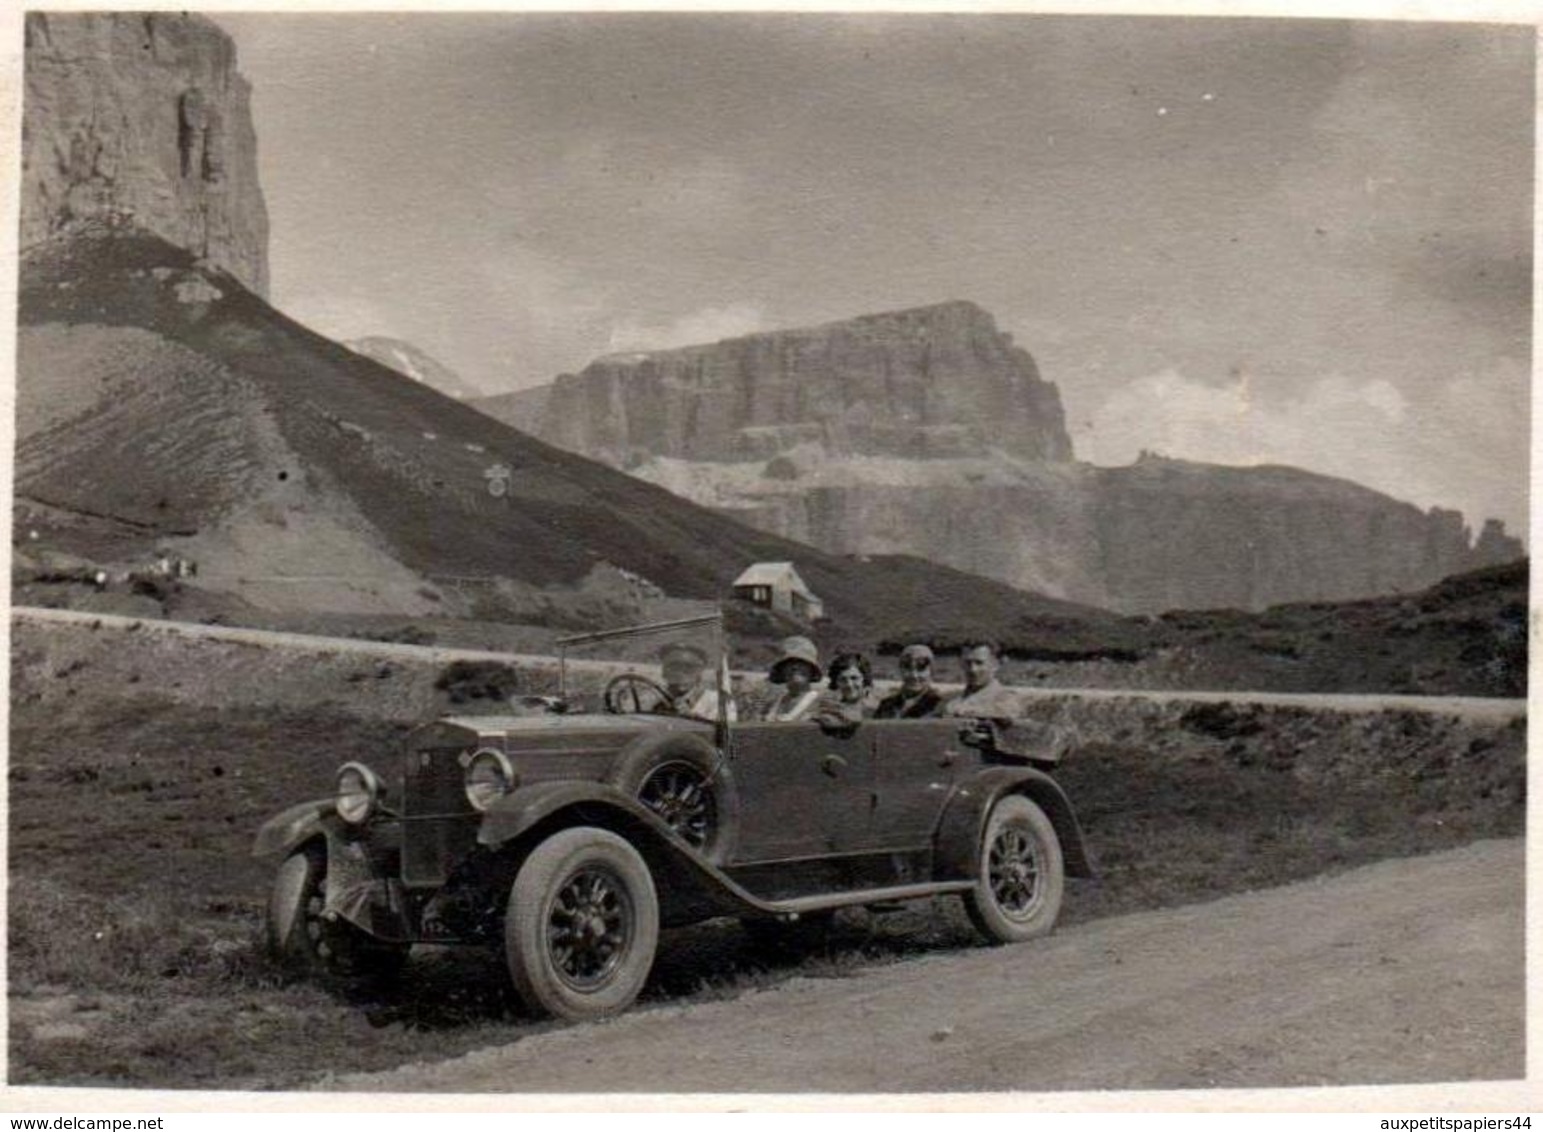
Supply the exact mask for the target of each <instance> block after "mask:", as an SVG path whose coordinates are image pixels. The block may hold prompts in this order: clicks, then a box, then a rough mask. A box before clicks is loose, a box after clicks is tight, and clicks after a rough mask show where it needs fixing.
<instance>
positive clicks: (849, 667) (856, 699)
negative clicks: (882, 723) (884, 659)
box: [817, 652, 873, 722]
mask: <svg viewBox="0 0 1543 1132" xmlns="http://www.w3.org/2000/svg"><path fill="white" fill-rule="evenodd" d="M825 682H826V683H827V684H829V685H830V691H829V692H827V693H826V694H825V695H824V697H822V698H821V700H820V706H819V709H818V712H817V714H819V715H821V716H823V717H826V718H831V717H836V718H840V719H846V720H851V721H853V722H855V721H857V720H859V719H866V718H867V717H868V716H870V715H872V714H873V703H872V700H871V695H870V693H871V692H872V689H873V670H872V668H870V667H869V665H868V658H867V657H865V656H863V654H862V653H860V652H842V653H837V654H836V657H835V659H834V660H832V661H831V662H830V667H828V668H827V669H826V670H825Z"/></svg>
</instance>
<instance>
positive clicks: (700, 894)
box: [477, 781, 777, 924]
mask: <svg viewBox="0 0 1543 1132" xmlns="http://www.w3.org/2000/svg"><path fill="white" fill-rule="evenodd" d="M566 825H593V826H598V827H600V828H602V829H608V830H610V831H611V832H613V833H617V834H620V835H621V836H623V837H625V838H626V839H627V840H628V841H629V842H630V843H631V844H632V845H633V847H634V848H636V849H637V850H638V852H639V853H641V854H642V856H643V859H644V860H645V861H646V862H647V864H648V867H649V870H650V871H651V872H652V873H653V875H654V880H655V885H656V887H657V890H658V893H659V900H660V913H661V916H662V917H663V919H664V922H665V923H666V924H685V923H692V922H694V921H696V920H702V919H708V918H710V917H712V916H736V915H739V916H742V915H767V914H771V913H775V912H776V911H777V909H776V908H774V907H773V906H772V905H770V904H768V903H766V902H765V901H763V900H760V899H758V898H756V897H755V896H752V895H751V894H750V893H749V892H747V891H745V889H743V888H742V887H740V886H739V885H738V884H736V883H735V882H734V881H733V880H731V879H730V878H729V877H728V876H727V875H726V874H725V873H724V872H723V871H722V870H721V869H719V868H717V867H716V866H715V865H714V864H713V863H712V862H710V861H708V860H707V859H705V858H704V857H702V856H701V855H700V854H698V853H696V852H695V851H694V850H692V849H691V848H690V847H689V846H688V845H687V844H686V843H685V842H684V841H682V840H681V839H680V838H679V837H677V836H676V835H675V833H674V832H673V831H672V830H671V829H670V827H669V826H668V825H666V824H665V823H664V822H663V821H661V820H660V819H659V816H658V815H657V814H655V813H654V812H653V811H652V810H650V809H649V808H648V807H646V806H644V805H643V804H642V803H641V802H639V801H638V800H637V799H635V798H633V797H632V796H631V795H629V794H624V793H622V792H621V791H620V790H617V789H616V788H615V787H614V786H610V785H607V784H606V783H603V782H588V781H582V782H581V781H567V782H540V783H536V784H534V785H532V786H526V787H522V788H521V789H518V790H516V791H514V792H513V793H512V794H508V795H505V796H504V797H503V798H500V799H499V800H498V801H497V802H495V803H494V804H493V805H492V806H491V807H489V809H488V811H487V813H485V814H484V815H483V819H482V828H481V829H480V830H479V831H478V833H477V841H478V842H479V843H480V844H481V845H483V846H485V847H486V848H488V849H490V850H494V851H497V850H500V849H503V848H504V847H506V846H510V845H512V844H514V843H515V842H517V841H518V840H519V839H520V838H522V837H525V836H526V835H527V834H533V835H535V836H537V837H539V836H542V835H545V834H546V833H548V832H555V830H556V829H558V828H561V827H563V826H566Z"/></svg>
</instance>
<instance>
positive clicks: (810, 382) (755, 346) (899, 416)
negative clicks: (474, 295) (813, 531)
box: [495, 302, 1072, 467]
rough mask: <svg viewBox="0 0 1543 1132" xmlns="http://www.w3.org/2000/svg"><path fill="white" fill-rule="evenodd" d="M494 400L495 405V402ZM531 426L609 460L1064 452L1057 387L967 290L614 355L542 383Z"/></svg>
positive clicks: (1067, 445) (1067, 446) (1067, 454)
mask: <svg viewBox="0 0 1543 1132" xmlns="http://www.w3.org/2000/svg"><path fill="white" fill-rule="evenodd" d="M495 411H496V410H495ZM541 421H542V423H541V426H540V429H539V434H540V435H541V436H542V437H543V438H544V439H546V440H549V441H550V442H551V443H553V444H556V445H558V446H559V447H562V448H567V449H569V450H570V451H574V452H582V453H583V454H585V455H587V456H591V457H594V458H595V459H599V460H604V461H605V462H607V463H609V464H612V465H615V466H617V467H630V466H632V465H634V464H637V463H639V462H641V461H644V460H647V459H649V458H652V457H664V458H669V459H680V460H707V461H734V460H746V459H766V458H768V457H771V456H775V455H777V454H778V453H780V452H784V451H786V450H788V449H790V448H792V447H794V446H799V445H805V446H807V445H813V446H816V447H818V448H819V449H820V450H821V451H823V452H825V453H826V454H829V455H834V456H846V455H853V456H894V457H902V458H907V457H916V456H943V455H967V454H970V453H974V452H978V451H981V450H983V449H987V448H994V449H999V450H1001V451H1003V452H1006V453H1008V454H1010V455H1013V456H1017V457H1020V458H1023V459H1034V460H1052V461H1060V460H1069V459H1071V454H1072V453H1071V442H1070V440H1068V439H1067V436H1066V426H1065V422H1064V418H1063V413H1062V410H1061V398H1060V394H1059V393H1058V392H1057V390H1056V387H1055V386H1054V385H1051V384H1050V383H1048V382H1045V381H1042V380H1040V377H1039V371H1038V370H1037V369H1036V368H1035V365H1034V361H1033V359H1032V358H1030V357H1029V355H1028V354H1026V353H1025V352H1024V351H1022V350H1020V349H1018V348H1017V347H1015V346H1014V345H1013V344H1012V340H1011V338H1010V337H1009V336H1008V335H1005V334H1003V333H1001V332H1000V331H998V330H997V328H996V324H995V323H994V322H993V321H992V319H991V316H990V315H988V314H987V313H986V312H985V311H983V310H981V308H980V307H978V306H976V305H975V304H974V303H965V302H951V303H941V304H938V305H936V306H931V307H921V308H918V309H916V310H906V311H895V312H892V313H888V314H879V315H870V316H868V317H865V318H856V319H849V320H847V321H844V322H833V323H828V324H826V325H823V326H816V327H812V328H809V329H804V330H788V331H781V332H778V333H771V334H751V335H747V336H745V337H742V338H731V339H728V340H725V341H722V342H718V343H715V344H713V345H709V346H691V347H687V348H684V349H678V350H661V351H657V352H655V353H646V354H615V355H611V356H609V357H604V358H600V359H599V360H597V361H595V362H593V363H591V364H590V365H588V366H586V367H585V368H584V370H583V371H582V372H580V373H577V374H564V375H562V376H561V377H559V378H558V379H557V380H556V381H555V382H553V383H552V386H551V388H550V391H549V393H548V396H547V401H546V404H545V406H544V411H543V413H542V417H541Z"/></svg>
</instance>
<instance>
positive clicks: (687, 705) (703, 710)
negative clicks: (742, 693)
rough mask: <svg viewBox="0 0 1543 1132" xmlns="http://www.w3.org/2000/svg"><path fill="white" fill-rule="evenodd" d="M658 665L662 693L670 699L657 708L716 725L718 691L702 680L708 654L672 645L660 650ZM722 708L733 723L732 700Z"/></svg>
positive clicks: (734, 715) (734, 716)
mask: <svg viewBox="0 0 1543 1132" xmlns="http://www.w3.org/2000/svg"><path fill="white" fill-rule="evenodd" d="M659 663H660V666H661V667H662V668H663V670H664V690H665V691H666V692H667V693H668V694H669V697H670V698H669V700H668V701H667V702H666V703H664V704H661V705H660V707H661V710H664V711H673V712H674V713H675V714H676V715H687V716H690V717H691V718H692V719H705V720H707V721H708V722H709V723H715V722H717V719H718V689H717V688H715V687H713V685H712V683H711V681H709V680H707V679H705V677H706V674H707V653H705V652H703V651H702V650H701V649H699V648H697V647H696V646H695V645H688V644H683V643H681V642H678V641H677V642H671V643H670V644H667V645H665V646H664V647H663V648H662V649H660V650H659ZM725 707H726V714H725V718H726V719H727V720H728V721H729V722H730V723H733V722H734V721H735V720H736V719H737V713H736V712H735V710H734V700H733V697H730V698H729V702H728V703H727V705H725Z"/></svg>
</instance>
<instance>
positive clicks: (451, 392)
mask: <svg viewBox="0 0 1543 1132" xmlns="http://www.w3.org/2000/svg"><path fill="white" fill-rule="evenodd" d="M343 345H345V346H347V347H348V348H349V349H350V350H352V351H353V352H354V353H356V354H363V355H364V356H365V357H367V358H369V359H370V360H372V361H377V362H379V363H380V364H381V365H383V366H389V367H390V368H391V369H394V370H396V372H397V373H400V374H402V375H404V376H406V377H410V378H412V379H413V380H414V381H417V382H421V383H422V384H424V385H427V386H428V387H429V388H430V389H437V390H439V391H440V392H441V393H443V394H444V395H445V396H447V397H454V398H455V399H456V400H458V401H471V400H474V399H476V398H480V397H482V396H483V394H482V391H481V390H480V389H478V388H476V387H475V386H472V385H468V384H467V383H466V381H465V380H464V379H462V377H461V375H460V374H458V373H456V372H455V370H453V369H451V368H450V367H449V366H447V365H445V363H443V362H441V361H439V360H438V359H437V358H434V357H431V356H430V355H429V354H427V353H425V352H424V351H423V350H420V349H419V348H418V347H417V346H414V345H413V344H412V343H411V342H403V341H402V340H401V339H399V338H381V337H378V336H377V337H370V338H355V339H353V340H352V341H348V342H344V343H343Z"/></svg>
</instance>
